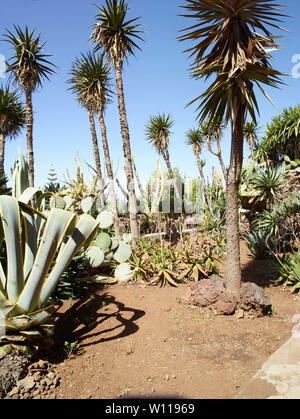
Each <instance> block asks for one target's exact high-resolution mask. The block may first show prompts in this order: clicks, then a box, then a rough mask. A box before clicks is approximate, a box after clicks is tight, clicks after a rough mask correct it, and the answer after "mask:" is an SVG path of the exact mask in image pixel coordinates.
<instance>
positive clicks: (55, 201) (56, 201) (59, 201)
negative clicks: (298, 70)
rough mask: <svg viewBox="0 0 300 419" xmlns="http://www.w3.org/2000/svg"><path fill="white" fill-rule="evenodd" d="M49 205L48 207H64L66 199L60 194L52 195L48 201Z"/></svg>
mask: <svg viewBox="0 0 300 419" xmlns="http://www.w3.org/2000/svg"><path fill="white" fill-rule="evenodd" d="M49 206H50V208H59V209H65V208H66V201H65V200H64V199H63V198H62V197H60V196H52V198H51V199H50V202H49Z"/></svg>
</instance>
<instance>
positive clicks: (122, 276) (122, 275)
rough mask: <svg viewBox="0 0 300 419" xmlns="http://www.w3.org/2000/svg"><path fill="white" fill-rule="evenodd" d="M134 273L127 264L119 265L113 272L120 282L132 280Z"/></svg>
mask: <svg viewBox="0 0 300 419" xmlns="http://www.w3.org/2000/svg"><path fill="white" fill-rule="evenodd" d="M134 274H135V272H134V271H133V270H132V268H131V266H130V265H129V263H121V264H120V265H119V266H118V267H117V268H116V270H115V277H116V278H117V279H118V280H119V281H120V282H124V281H128V280H130V279H132V278H133V276H134Z"/></svg>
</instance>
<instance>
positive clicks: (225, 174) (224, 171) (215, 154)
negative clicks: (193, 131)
mask: <svg viewBox="0 0 300 419" xmlns="http://www.w3.org/2000/svg"><path fill="white" fill-rule="evenodd" d="M216 143H217V148H218V151H217V152H215V151H214V150H213V148H212V146H211V143H210V142H209V143H208V145H207V146H208V149H209V151H210V152H211V153H212V154H213V155H214V156H216V157H218V160H219V163H220V166H221V170H222V173H223V177H224V180H225V183H226V182H227V176H228V170H227V169H226V167H225V164H224V161H223V158H222V151H221V147H220V142H219V141H218V140H216Z"/></svg>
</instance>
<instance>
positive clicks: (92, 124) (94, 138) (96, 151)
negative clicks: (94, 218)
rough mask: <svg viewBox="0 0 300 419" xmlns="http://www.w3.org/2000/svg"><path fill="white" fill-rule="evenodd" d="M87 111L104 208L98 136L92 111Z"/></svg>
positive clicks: (101, 200) (101, 203) (103, 206)
mask: <svg viewBox="0 0 300 419" xmlns="http://www.w3.org/2000/svg"><path fill="white" fill-rule="evenodd" d="M88 113H89V120H90V130H91V134H92V141H93V149H94V158H95V164H96V172H97V179H98V184H99V188H100V205H101V209H102V210H103V209H104V208H105V196H104V182H103V177H102V172H101V163H100V153H99V147H98V138H97V133H96V127H95V121H94V115H93V112H92V111H88Z"/></svg>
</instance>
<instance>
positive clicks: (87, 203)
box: [81, 196, 96, 214]
mask: <svg viewBox="0 0 300 419" xmlns="http://www.w3.org/2000/svg"><path fill="white" fill-rule="evenodd" d="M81 209H82V211H83V212H84V213H85V214H93V213H94V212H95V209H96V198H93V197H91V196H88V197H86V198H84V199H82V200H81Z"/></svg>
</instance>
